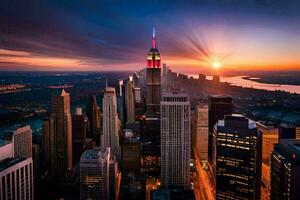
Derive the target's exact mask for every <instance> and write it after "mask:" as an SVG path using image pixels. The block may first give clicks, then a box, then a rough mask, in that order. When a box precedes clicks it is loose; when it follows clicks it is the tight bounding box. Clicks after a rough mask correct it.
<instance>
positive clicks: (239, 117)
mask: <svg viewBox="0 0 300 200" xmlns="http://www.w3.org/2000/svg"><path fill="white" fill-rule="evenodd" d="M231 119H232V120H235V121H236V120H240V121H241V122H245V121H248V129H255V128H256V122H255V121H252V120H251V119H247V118H246V117H244V116H243V115H241V114H232V115H226V116H225V120H218V123H217V124H216V126H218V127H225V126H226V124H225V123H226V122H225V121H226V120H231ZM243 124H244V123H243ZM240 125H242V124H240Z"/></svg>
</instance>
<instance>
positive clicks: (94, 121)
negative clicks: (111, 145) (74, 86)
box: [87, 96, 101, 145]
mask: <svg viewBox="0 0 300 200" xmlns="http://www.w3.org/2000/svg"><path fill="white" fill-rule="evenodd" d="M87 116H88V120H89V123H90V131H89V134H88V136H87V137H88V138H92V139H93V140H94V141H96V143H97V144H98V145H99V144H100V131H101V112H100V108H99V107H98V104H97V99H96V96H90V97H89V101H88V105H87Z"/></svg>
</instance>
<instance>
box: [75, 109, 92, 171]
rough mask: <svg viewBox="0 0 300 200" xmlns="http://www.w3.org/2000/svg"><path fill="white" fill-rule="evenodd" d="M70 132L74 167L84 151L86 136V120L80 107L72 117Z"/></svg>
mask: <svg viewBox="0 0 300 200" xmlns="http://www.w3.org/2000/svg"><path fill="white" fill-rule="evenodd" d="M72 130H73V134H72V143H73V144H72V148H73V152H72V155H73V165H74V166H75V165H76V164H77V163H78V162H79V161H80V157H81V154H82V153H83V150H84V147H83V145H84V144H85V141H86V138H87V135H88V118H87V116H86V115H85V113H83V112H82V108H80V107H77V108H76V109H75V113H74V115H73V116H72Z"/></svg>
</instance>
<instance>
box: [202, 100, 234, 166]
mask: <svg viewBox="0 0 300 200" xmlns="http://www.w3.org/2000/svg"><path fill="white" fill-rule="evenodd" d="M232 111H233V103H232V98H231V97H223V96H209V98H208V131H209V132H208V133H209V135H208V161H209V162H211V161H212V132H213V129H214V125H215V124H216V123H217V122H218V120H221V119H223V118H224V116H225V115H230V114H232Z"/></svg>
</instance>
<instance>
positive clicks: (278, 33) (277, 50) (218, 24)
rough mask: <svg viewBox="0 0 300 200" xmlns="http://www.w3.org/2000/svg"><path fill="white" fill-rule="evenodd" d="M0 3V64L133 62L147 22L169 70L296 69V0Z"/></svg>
mask: <svg viewBox="0 0 300 200" xmlns="http://www.w3.org/2000/svg"><path fill="white" fill-rule="evenodd" d="M0 9H1V12H0V70H5V71H16V70H17V71H19V70H28V71H33V70H38V71H124V70H125V71H129V70H130V71H131V70H139V69H142V68H144V67H145V66H146V55H147V52H148V50H149V49H150V47H151V36H152V27H153V26H155V29H156V37H157V47H158V49H159V51H160V53H161V59H162V62H163V63H166V64H167V65H169V66H170V67H171V68H172V69H174V70H175V71H179V72H185V73H202V72H203V73H207V72H212V71H213V70H214V69H212V67H211V65H212V63H214V62H219V63H220V64H221V70H222V71H236V72H241V73H243V72H245V71H255V70H265V71H268V70H270V71H277V70H300V57H299V55H300V23H299V21H300V1H298V0H284V1H283V0H197V1H194V0H189V1H179V0H172V1H166V0H165V1H164V0H152V1H140V0H136V1H133V0H126V1H124V0H120V1H115V0H72V1H70V0H68V1H67V0H48V1H47V0H41V1H37V0H33V1H20V0H19V1H16V0H2V1H1V2H0Z"/></svg>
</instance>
